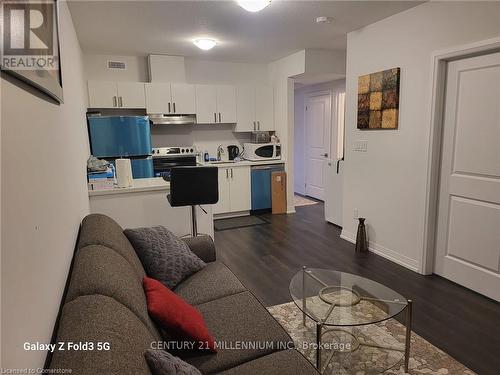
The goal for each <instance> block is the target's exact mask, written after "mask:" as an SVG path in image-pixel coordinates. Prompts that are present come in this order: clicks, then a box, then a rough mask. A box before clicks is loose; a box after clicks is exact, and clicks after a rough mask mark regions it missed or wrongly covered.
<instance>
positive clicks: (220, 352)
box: [178, 292, 293, 374]
mask: <svg viewBox="0 0 500 375" xmlns="http://www.w3.org/2000/svg"><path fill="white" fill-rule="evenodd" d="M197 308H198V309H199V310H200V312H201V313H202V314H203V318H204V319H205V322H206V323H207V326H208V329H209V330H210V332H212V334H213V335H214V337H215V341H216V342H217V343H220V342H222V343H223V344H224V345H228V346H229V345H238V343H248V342H250V343H255V345H257V347H256V348H249V349H247V348H244V349H237V350H236V349H234V348H231V347H229V348H221V347H218V349H217V353H215V354H208V353H207V354H204V353H200V352H180V353H178V355H179V356H180V357H181V358H182V359H183V360H185V361H186V362H188V363H190V364H192V365H193V366H195V367H196V368H198V369H199V370H200V371H201V372H202V373H204V374H213V373H217V372H220V371H223V370H227V369H230V368H232V367H235V366H238V365H239V364H241V363H244V362H247V361H250V360H253V359H256V358H259V357H262V356H264V355H266V354H269V353H272V352H274V351H276V350H280V349H283V348H287V347H293V342H292V339H291V338H290V336H288V334H287V333H286V332H285V331H284V330H283V328H282V327H281V326H280V325H279V323H278V322H276V320H274V318H273V317H272V316H271V315H270V314H269V313H268V312H267V310H266V309H265V308H264V306H262V305H261V304H260V302H259V301H257V299H256V298H255V297H254V296H253V295H252V294H251V293H250V292H242V293H238V294H234V295H231V296H227V297H224V298H221V299H217V300H215V301H210V302H207V303H204V304H201V305H198V306H197ZM259 343H260V344H259ZM259 345H260V346H259Z"/></svg>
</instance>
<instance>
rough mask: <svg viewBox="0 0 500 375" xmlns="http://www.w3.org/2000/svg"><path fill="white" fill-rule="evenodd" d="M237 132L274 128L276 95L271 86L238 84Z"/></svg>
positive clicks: (271, 129) (270, 129)
mask: <svg viewBox="0 0 500 375" xmlns="http://www.w3.org/2000/svg"><path fill="white" fill-rule="evenodd" d="M236 101H237V104H236V108H237V114H238V116H237V121H236V129H235V131H237V132H250V131H257V130H262V131H273V130H274V95H273V88H272V87H271V86H238V88H237V91H236Z"/></svg>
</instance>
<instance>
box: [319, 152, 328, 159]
mask: <svg viewBox="0 0 500 375" xmlns="http://www.w3.org/2000/svg"><path fill="white" fill-rule="evenodd" d="M320 156H324V157H325V158H327V157H328V154H327V153H324V154H321V155H320Z"/></svg>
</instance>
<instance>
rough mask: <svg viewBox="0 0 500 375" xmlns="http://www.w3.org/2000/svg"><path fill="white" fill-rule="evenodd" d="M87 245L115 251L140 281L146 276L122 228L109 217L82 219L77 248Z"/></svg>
mask: <svg viewBox="0 0 500 375" xmlns="http://www.w3.org/2000/svg"><path fill="white" fill-rule="evenodd" d="M88 245H102V246H106V247H109V248H111V249H113V250H115V251H116V252H117V253H119V254H120V255H121V256H123V257H124V258H125V259H126V260H127V261H128V262H129V263H130V265H131V266H132V268H133V269H134V271H135V272H136V273H137V275H138V276H139V277H140V278H141V279H142V278H143V277H144V276H146V273H145V272H144V268H143V267H142V264H141V261H140V260H139V258H138V257H137V254H136V252H135V250H134V248H133V247H132V245H131V243H130V242H129V240H128V239H127V237H125V235H124V234H123V229H122V227H120V226H119V225H118V223H117V222H116V221H114V220H113V219H111V218H110V217H108V216H106V215H101V214H90V215H88V216H87V217H85V218H84V219H83V221H82V228H81V231H80V239H79V242H78V248H82V247H85V246H88Z"/></svg>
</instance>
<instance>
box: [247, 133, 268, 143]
mask: <svg viewBox="0 0 500 375" xmlns="http://www.w3.org/2000/svg"><path fill="white" fill-rule="evenodd" d="M269 142H271V135H270V134H269V132H265V131H256V132H252V143H269Z"/></svg>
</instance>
